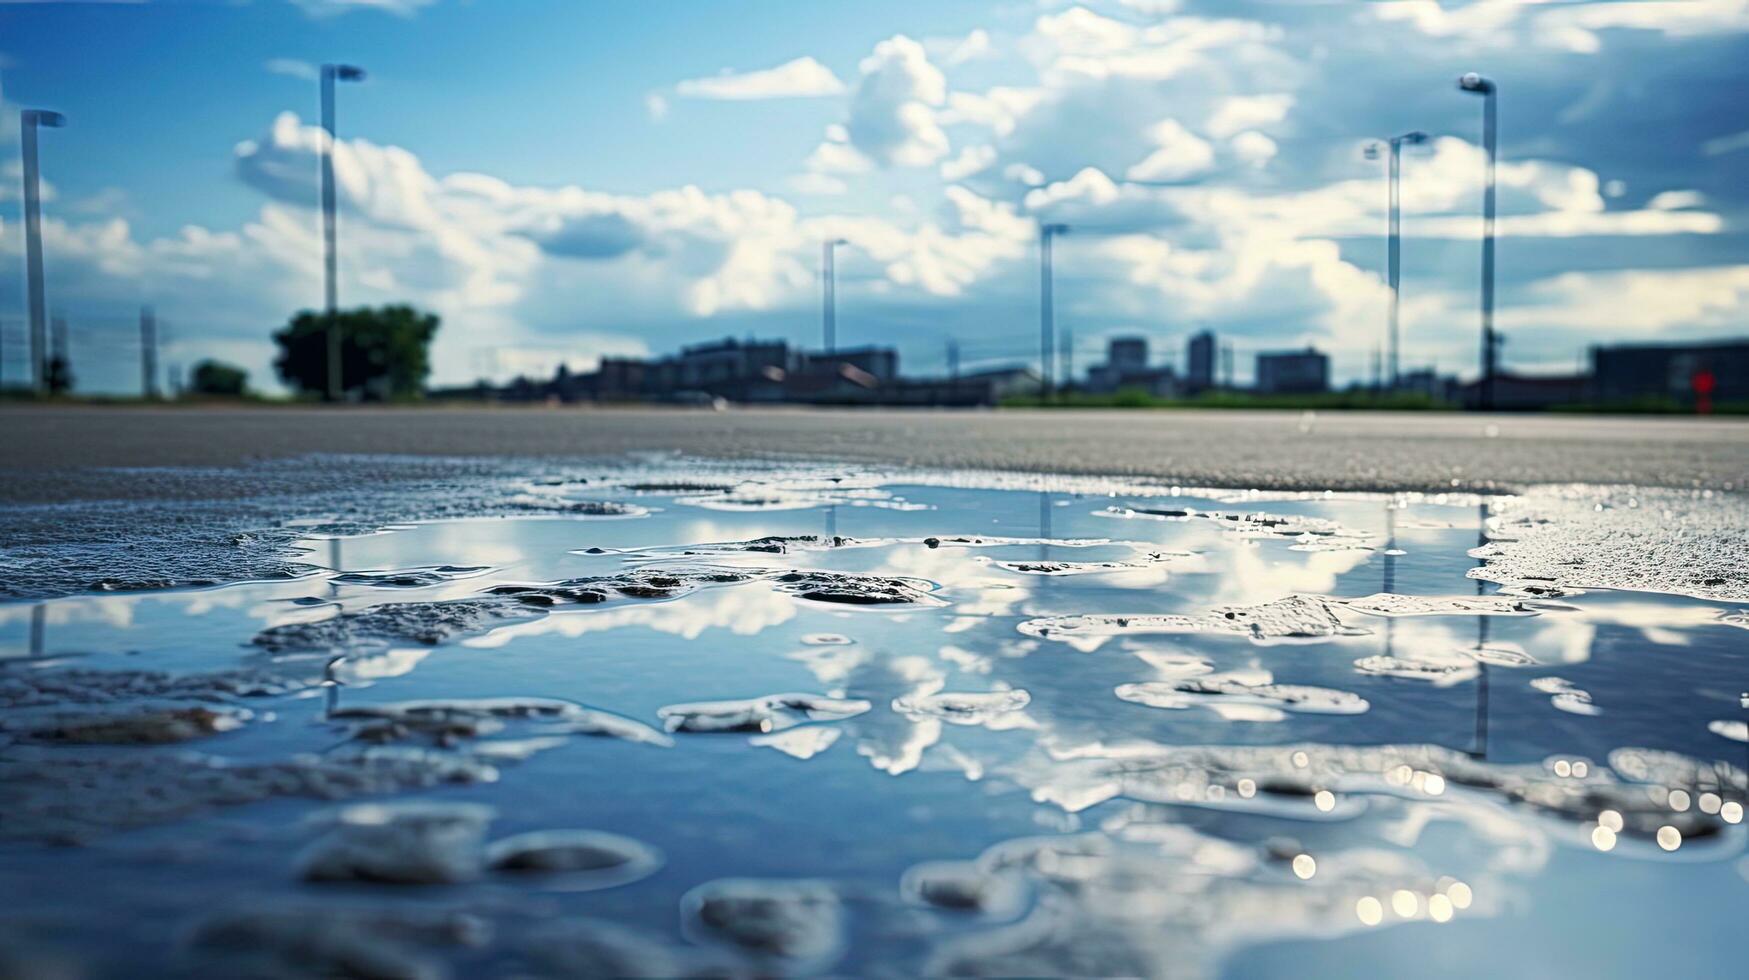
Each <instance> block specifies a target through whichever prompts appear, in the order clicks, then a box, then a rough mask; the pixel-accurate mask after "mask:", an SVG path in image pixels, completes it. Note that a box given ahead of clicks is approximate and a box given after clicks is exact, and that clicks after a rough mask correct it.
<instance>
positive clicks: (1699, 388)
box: [1688, 368, 1718, 415]
mask: <svg viewBox="0 0 1749 980" xmlns="http://www.w3.org/2000/svg"><path fill="white" fill-rule="evenodd" d="M1688 383H1689V385H1690V386H1691V387H1693V388H1694V410H1695V411H1696V412H1698V413H1699V414H1701V415H1711V414H1712V413H1713V388H1714V387H1715V386H1717V384H1718V379H1717V378H1714V377H1713V373H1712V372H1711V371H1708V370H1706V369H1705V368H1702V369H1701V370H1699V371H1696V372H1694V377H1692V378H1689V379H1688Z"/></svg>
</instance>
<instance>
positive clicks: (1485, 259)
mask: <svg viewBox="0 0 1749 980" xmlns="http://www.w3.org/2000/svg"><path fill="white" fill-rule="evenodd" d="M1458 88H1460V89H1462V90H1464V91H1465V92H1473V93H1475V94H1477V95H1480V96H1481V97H1482V147H1483V149H1485V150H1486V151H1487V154H1488V164H1487V166H1488V171H1487V178H1486V183H1485V184H1484V186H1483V190H1482V399H1481V400H1482V406H1481V407H1482V409H1483V410H1484V411H1492V410H1493V408H1494V376H1495V373H1496V370H1495V368H1496V365H1497V364H1498V360H1497V358H1498V355H1499V346H1500V344H1499V341H1497V340H1496V339H1495V336H1494V156H1495V144H1496V136H1497V135H1498V133H1497V129H1498V122H1497V119H1496V116H1497V111H1496V109H1495V103H1496V101H1497V99H1498V97H1499V94H1500V93H1499V88H1498V87H1497V86H1496V85H1495V84H1494V82H1493V81H1492V80H1490V79H1487V78H1483V77H1482V76H1481V75H1478V74H1476V73H1475V72H1470V73H1469V74H1467V75H1464V76H1463V77H1462V78H1459V79H1458Z"/></svg>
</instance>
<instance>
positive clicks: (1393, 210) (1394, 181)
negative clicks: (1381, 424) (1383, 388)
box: [1367, 131, 1427, 391]
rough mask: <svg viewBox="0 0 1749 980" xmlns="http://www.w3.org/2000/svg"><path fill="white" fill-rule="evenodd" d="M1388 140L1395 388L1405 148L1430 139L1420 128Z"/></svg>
mask: <svg viewBox="0 0 1749 980" xmlns="http://www.w3.org/2000/svg"><path fill="white" fill-rule="evenodd" d="M1385 142H1386V143H1387V144H1389V146H1390V154H1389V160H1388V162H1387V164H1386V167H1385V172H1386V181H1385V182H1386V188H1387V189H1386V192H1385V198H1386V206H1387V216H1386V218H1385V264H1386V268H1387V275H1386V278H1387V279H1389V280H1390V285H1391V312H1390V319H1389V322H1388V325H1387V330H1386V335H1385V363H1386V365H1387V368H1388V371H1387V375H1386V376H1387V377H1388V378H1390V382H1391V390H1393V391H1395V390H1396V388H1397V383H1398V378H1399V377H1400V374H1399V372H1398V360H1397V351H1398V347H1399V345H1398V340H1397V337H1398V326H1397V307H1398V297H1399V294H1400V292H1401V285H1402V280H1403V217H1402V215H1403V194H1402V190H1401V187H1402V177H1403V147H1404V146H1405V145H1407V146H1419V145H1421V144H1422V143H1425V142H1427V134H1426V133H1423V132H1419V131H1416V132H1409V133H1403V134H1401V135H1398V136H1393V137H1391V138H1390V139H1388V140H1386V141H1385ZM1377 151H1378V147H1377V145H1376V144H1374V145H1373V146H1369V147H1367V156H1369V157H1375V156H1377Z"/></svg>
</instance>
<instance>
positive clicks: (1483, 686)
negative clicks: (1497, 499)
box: [1470, 500, 1488, 759]
mask: <svg viewBox="0 0 1749 980" xmlns="http://www.w3.org/2000/svg"><path fill="white" fill-rule="evenodd" d="M1476 514H1477V516H1478V518H1479V519H1480V521H1481V523H1480V524H1479V525H1478V526H1477V528H1476V547H1477V548H1481V547H1482V546H1484V545H1486V544H1487V543H1488V502H1487V501H1486V500H1484V501H1482V502H1481V503H1479V504H1477V505H1476ZM1486 563H1487V559H1485V558H1478V559H1476V567H1477V568H1480V567H1481V566H1483V565H1484V564H1486ZM1483 584H1484V583H1483V581H1482V580H1481V579H1479V578H1478V579H1476V595H1478V596H1479V595H1481V594H1482V586H1483ZM1487 644H1488V617H1487V616H1483V615H1478V616H1477V617H1476V668H1477V674H1476V747H1475V748H1474V749H1473V750H1471V752H1470V755H1471V756H1473V757H1475V758H1478V759H1486V758H1487V757H1488V661H1487V660H1485V659H1483V656H1482V648H1483V647H1485V646H1487Z"/></svg>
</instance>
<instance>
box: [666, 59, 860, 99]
mask: <svg viewBox="0 0 1749 980" xmlns="http://www.w3.org/2000/svg"><path fill="white" fill-rule="evenodd" d="M674 91H675V92H676V93H677V94H679V95H684V96H688V97H690V98H695V99H730V100H748V99H796V98H816V97H819V96H827V95H841V94H843V92H844V83H843V82H841V81H839V80H838V76H837V75H834V74H832V69H830V68H827V67H826V66H825V65H823V64H821V63H820V62H818V61H816V60H814V59H813V58H811V57H805V56H804V57H801V58H796V59H794V60H792V61H786V62H784V63H783V64H781V65H778V66H777V67H775V68H763V69H760V70H759V71H750V72H744V73H741V74H734V73H731V72H728V71H724V72H723V73H722V74H720V75H714V76H711V77H709V78H693V79H688V80H686V81H683V82H680V83H679V84H677V85H675V86H674Z"/></svg>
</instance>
